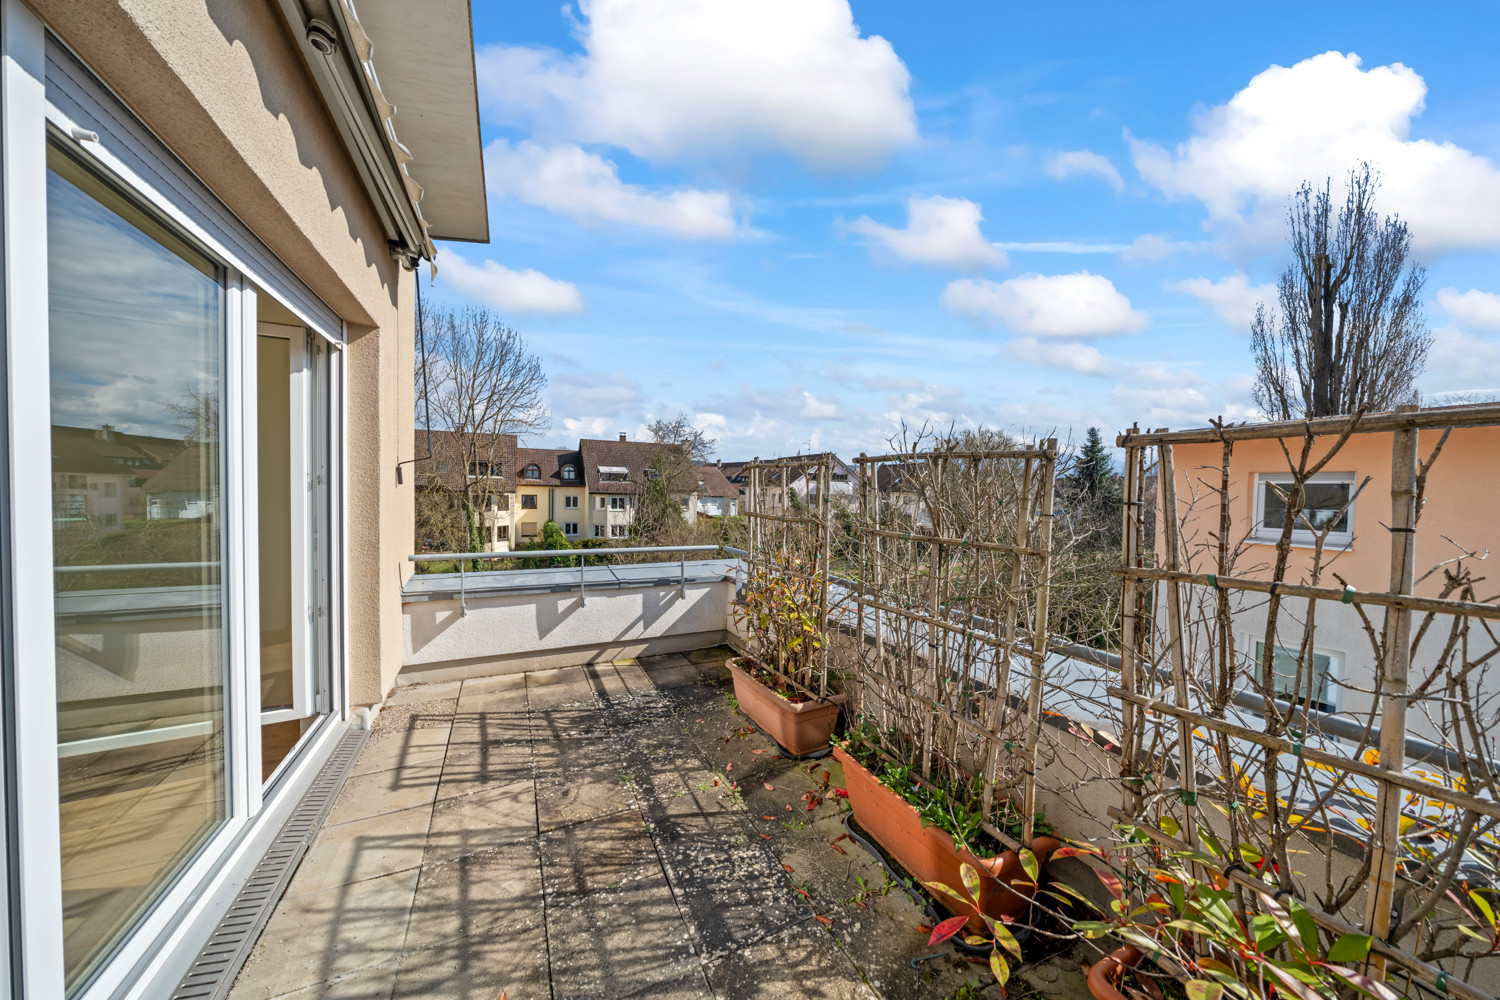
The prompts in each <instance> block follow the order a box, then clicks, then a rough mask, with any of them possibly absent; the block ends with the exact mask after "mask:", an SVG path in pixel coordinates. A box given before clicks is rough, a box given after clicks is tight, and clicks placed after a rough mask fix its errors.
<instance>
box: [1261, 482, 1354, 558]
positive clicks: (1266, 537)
mask: <svg viewBox="0 0 1500 1000" xmlns="http://www.w3.org/2000/svg"><path fill="white" fill-rule="evenodd" d="M1307 481H1308V483H1309V484H1316V483H1341V484H1344V485H1347V486H1348V487H1349V492H1350V495H1351V496H1352V495H1353V493H1354V490H1355V489H1357V488H1358V486H1359V481H1358V478H1357V477H1356V476H1355V474H1354V473H1352V472H1320V473H1318V474H1317V475H1315V476H1311V477H1309V478H1308V480H1307ZM1268 483H1275V484H1276V485H1278V486H1282V487H1286V486H1290V485H1291V483H1292V477H1291V476H1290V475H1288V474H1286V473H1280V472H1257V473H1256V474H1255V521H1254V523H1253V524H1252V528H1251V531H1250V538H1249V541H1251V542H1254V543H1257V544H1261V545H1275V544H1276V543H1277V541H1279V540H1280V538H1281V529H1280V528H1267V527H1265V520H1266V484H1268ZM1358 505H1359V500H1358V499H1357V498H1356V499H1354V500H1352V501H1351V502H1350V504H1349V510H1348V511H1347V512H1346V514H1345V516H1346V517H1347V518H1348V522H1349V528H1348V530H1347V531H1330V532H1329V533H1328V538H1327V539H1326V541H1325V542H1324V547H1325V548H1328V549H1346V548H1349V547H1350V546H1352V545H1353V544H1354V514H1355V508H1356V507H1357V506H1358ZM1292 544H1293V545H1295V546H1297V547H1298V548H1311V547H1313V546H1315V545H1316V544H1317V535H1316V534H1315V533H1314V532H1313V531H1312V529H1310V528H1297V527H1293V528H1292Z"/></svg>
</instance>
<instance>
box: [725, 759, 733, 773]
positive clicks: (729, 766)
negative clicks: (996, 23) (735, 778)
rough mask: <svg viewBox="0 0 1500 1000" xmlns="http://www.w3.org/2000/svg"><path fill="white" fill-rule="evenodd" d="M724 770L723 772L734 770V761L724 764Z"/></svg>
mask: <svg viewBox="0 0 1500 1000" xmlns="http://www.w3.org/2000/svg"><path fill="white" fill-rule="evenodd" d="M724 770H725V771H733V770H734V761H730V762H729V763H728V764H725V765H724Z"/></svg>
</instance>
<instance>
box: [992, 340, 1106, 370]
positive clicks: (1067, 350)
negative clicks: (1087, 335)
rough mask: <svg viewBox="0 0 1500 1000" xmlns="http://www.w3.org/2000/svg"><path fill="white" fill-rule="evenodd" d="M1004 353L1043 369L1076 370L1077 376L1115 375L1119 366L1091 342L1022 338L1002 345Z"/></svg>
mask: <svg viewBox="0 0 1500 1000" xmlns="http://www.w3.org/2000/svg"><path fill="white" fill-rule="evenodd" d="M1005 352H1006V353H1007V354H1008V355H1010V356H1011V357H1012V358H1013V359H1015V360H1016V361H1022V362H1025V363H1026V364H1031V365H1040V366H1042V367H1043V368H1056V369H1058V370H1060V371H1066V372H1076V373H1077V374H1079V375H1097V376H1100V377H1101V378H1102V377H1106V376H1110V375H1114V374H1117V373H1118V372H1119V371H1120V368H1121V366H1120V363H1119V362H1118V361H1116V360H1114V359H1113V358H1106V357H1105V356H1104V355H1103V354H1100V353H1099V349H1098V348H1097V347H1095V346H1093V345H1092V344H1079V343H1076V342H1074V341H1055V340H1053V341H1046V340H1037V339H1036V338H1035V337H1023V338H1021V339H1019V340H1012V341H1008V342H1007V343H1006V345H1005Z"/></svg>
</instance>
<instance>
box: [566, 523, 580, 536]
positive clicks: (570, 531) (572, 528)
mask: <svg viewBox="0 0 1500 1000" xmlns="http://www.w3.org/2000/svg"><path fill="white" fill-rule="evenodd" d="M563 534H565V535H576V534H578V522H577V521H564V522H563Z"/></svg>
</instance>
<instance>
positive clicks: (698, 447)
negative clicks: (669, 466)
mask: <svg viewBox="0 0 1500 1000" xmlns="http://www.w3.org/2000/svg"><path fill="white" fill-rule="evenodd" d="M646 434H647V436H648V437H649V438H650V439H651V440H652V441H660V442H662V443H663V444H678V445H686V446H687V457H688V459H689V461H691V463H692V464H693V465H707V464H708V463H709V462H710V461H711V460H712V458H713V454H714V446H715V445H717V444H718V441H717V440H715V439H714V438H711V437H709V436H708V435H707V434H705V433H704V432H703V430H702V429H701V428H699V427H695V426H694V425H693V421H692V418H691V417H689V416H688V415H687V414H686V413H678V414H677V416H675V417H671V418H663V417H657V418H656V419H655V420H652V421H651V422H650V423H648V424H647V425H646Z"/></svg>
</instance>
